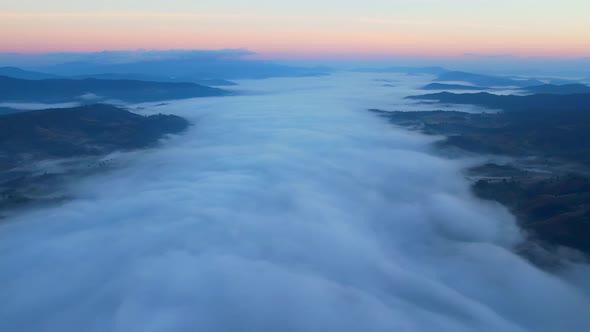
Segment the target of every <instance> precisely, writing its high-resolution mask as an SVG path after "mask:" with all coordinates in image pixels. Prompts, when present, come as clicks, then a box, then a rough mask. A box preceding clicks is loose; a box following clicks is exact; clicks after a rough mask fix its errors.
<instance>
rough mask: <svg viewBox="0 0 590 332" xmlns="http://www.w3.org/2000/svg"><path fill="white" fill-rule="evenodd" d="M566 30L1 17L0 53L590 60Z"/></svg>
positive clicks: (363, 21) (150, 16)
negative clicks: (233, 52)
mask: <svg viewBox="0 0 590 332" xmlns="http://www.w3.org/2000/svg"><path fill="white" fill-rule="evenodd" d="M302 22H303V23H305V24H302ZM570 30H571V31H570ZM570 30H568V31H566V32H567V34H565V33H562V34H560V35H559V36H550V35H548V34H547V33H546V32H543V31H540V32H539V31H536V30H530V29H527V30H525V29H520V28H518V27H492V28H489V27H485V26H477V25H472V26H470V25H465V24H461V25H452V24H449V25H440V26H439V25H437V24H433V23H432V22H423V21H411V20H409V21H399V20H398V21H395V20H394V21H388V20H376V19H367V18H357V19H354V20H336V19H333V20H327V19H326V20H324V19H322V18H318V17H284V18H281V17H276V18H261V17H257V16H255V15H236V14H234V15H213V14H210V15H198V14H190V13H187V14H183V13H170V14H168V13H166V14H161V13H96V14H93V13H40V14H18V13H0V40H1V43H0V52H15V53H46V52H68V51H75V52H95V51H103V50H129V49H161V50H163V49H223V48H245V49H252V50H256V51H257V52H259V53H260V54H261V55H260V56H261V57H266V56H271V55H275V56H279V57H284V58H289V57H292V58H346V57H355V56H356V57H362V58H366V57H368V58H371V57H372V58H385V57H387V56H392V55H396V56H422V57H454V56H459V55H461V54H465V53H479V54H511V55H515V56H523V57H524V56H548V57H562V58H572V57H584V56H589V55H590V38H589V37H588V36H587V34H586V33H585V30H582V31H579V30H576V29H573V28H572V29H570ZM554 34H555V33H554ZM548 37H555V38H548ZM557 37H559V38H557ZM548 40H550V42H549V41H548Z"/></svg>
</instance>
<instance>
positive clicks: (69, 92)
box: [0, 76, 228, 103]
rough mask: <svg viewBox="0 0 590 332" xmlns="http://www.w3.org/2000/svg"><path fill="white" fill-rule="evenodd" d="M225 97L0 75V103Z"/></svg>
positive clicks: (180, 87)
mask: <svg viewBox="0 0 590 332" xmlns="http://www.w3.org/2000/svg"><path fill="white" fill-rule="evenodd" d="M227 94H228V92H227V91H224V90H221V89H217V88H212V87H207V86H203V85H198V84H195V83H166V82H145V81H133V80H97V79H84V80H72V79H44V80H23V79H17V78H12V77H6V76H0V102H40V103H62V102H72V101H80V102H86V103H88V102H94V103H95V102H98V101H105V100H120V101H123V102H132V103H138V102H153V101H162V100H171V99H183V98H195V97H210V96H223V95H227Z"/></svg>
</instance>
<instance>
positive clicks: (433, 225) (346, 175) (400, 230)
mask: <svg viewBox="0 0 590 332" xmlns="http://www.w3.org/2000/svg"><path fill="white" fill-rule="evenodd" d="M375 78H379V79H392V80H395V82H394V83H392V84H393V85H396V87H390V86H387V87H384V86H383V81H376V80H375ZM421 80H424V78H421V77H412V76H394V75H388V76H380V77H377V76H375V74H346V75H344V74H342V75H334V76H329V77H321V78H298V79H271V80H261V81H243V82H241V86H240V87H239V89H240V92H242V93H243V95H242V96H237V97H224V98H207V99H194V100H186V101H179V102H172V103H170V104H168V105H166V106H160V107H155V106H151V105H143V106H145V107H147V108H146V109H145V112H147V113H158V112H162V113H174V114H178V115H181V116H184V117H186V118H188V119H189V120H191V121H192V122H193V123H194V126H192V127H191V128H190V129H189V131H188V132H187V133H185V134H184V135H182V136H177V137H172V138H171V139H170V140H167V141H166V142H164V143H163V144H162V147H160V148H159V149H156V150H150V151H143V152H136V153H126V154H117V156H115V158H117V160H118V162H119V164H121V165H123V166H122V167H121V168H120V169H118V170H116V171H111V172H108V173H105V174H102V175H100V176H94V177H92V178H87V179H86V180H84V181H82V182H80V183H77V184H73V187H72V190H73V192H74V193H75V194H76V195H77V198H76V199H74V200H72V201H69V202H67V203H65V204H63V205H62V206H56V207H52V208H45V209H43V210H37V211H32V212H29V213H26V214H21V215H19V216H17V217H15V218H13V219H11V220H7V221H4V222H3V223H2V224H0V284H1V285H2V291H1V293H2V296H1V297H0V298H1V304H0V330H2V331H36V332H37V331H97V332H98V331H101V332H103V331H121V332H129V331H322V332H325V331H342V332H343V331H425V332H430V331H453V332H460V331H466V332H467V331H490V332H498V331H503V332H508V331H535V332H539V331H541V332H542V331H580V332H581V331H585V330H586V329H587V327H588V326H590V301H589V298H588V294H587V293H584V292H583V291H582V290H580V289H577V288H576V287H575V286H574V285H573V284H572V283H570V282H569V281H567V280H566V279H565V277H564V276H557V275H551V274H548V273H546V272H543V271H541V270H539V269H537V268H535V267H533V266H532V265H531V264H529V263H528V262H526V261H525V260H524V259H522V258H520V257H518V256H516V255H515V254H513V253H512V252H511V249H512V247H513V246H514V245H515V244H517V243H519V242H520V241H521V240H522V237H521V235H520V234H519V231H518V229H517V227H516V226H515V224H514V219H513V217H512V216H511V215H510V214H509V213H508V212H507V211H506V210H505V209H504V208H502V207H500V206H499V205H496V204H493V203H485V202H481V201H479V200H477V199H475V198H473V196H472V195H471V194H470V192H469V184H468V183H467V182H466V181H465V180H464V179H463V177H462V175H461V173H460V168H461V166H462V164H461V162H460V161H449V160H445V159H441V158H440V157H436V156H434V155H433V154H432V153H431V152H432V151H431V147H430V143H431V142H432V140H433V138H429V137H425V136H421V135H419V134H415V133H410V132H406V131H402V130H400V129H397V128H395V127H393V126H392V125H390V124H388V123H386V122H385V121H384V120H383V119H380V118H378V117H376V116H375V115H374V114H372V113H370V112H367V111H366V109H368V108H375V107H386V106H387V108H388V109H391V108H402V109H403V106H392V105H395V104H401V103H402V102H401V99H400V97H403V96H405V95H408V94H412V92H414V94H416V92H417V91H413V90H412V89H413V88H412V87H413V86H421V85H423V83H425V82H423V81H421ZM568 273H569V274H570V277H571V278H578V279H580V280H582V279H583V278H584V276H583V275H582V276H580V274H579V273H581V272H579V271H573V270H571V271H569V272H568ZM563 275H566V273H564V274H563Z"/></svg>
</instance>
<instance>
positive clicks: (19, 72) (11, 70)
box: [0, 67, 59, 80]
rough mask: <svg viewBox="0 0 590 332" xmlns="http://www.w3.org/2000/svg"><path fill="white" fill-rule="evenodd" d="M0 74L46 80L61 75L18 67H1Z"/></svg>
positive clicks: (25, 78)
mask: <svg viewBox="0 0 590 332" xmlns="http://www.w3.org/2000/svg"><path fill="white" fill-rule="evenodd" d="M0 76H8V77H13V78H20V79H24V80H45V79H51V78H59V76H57V75H52V74H46V73H41V72H36V71H30V70H24V69H21V68H16V67H0Z"/></svg>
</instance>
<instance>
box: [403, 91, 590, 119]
mask: <svg viewBox="0 0 590 332" xmlns="http://www.w3.org/2000/svg"><path fill="white" fill-rule="evenodd" d="M406 98H407V99H414V100H429V101H436V102H440V103H448V104H464V105H465V104H467V105H476V106H482V107H486V108H491V109H502V110H504V111H507V112H518V111H535V112H537V114H538V113H539V112H552V113H554V114H556V116H559V112H564V111H573V112H590V93H586V94H569V95H559V94H535V95H529V96H514V95H507V96H502V95H495V94H491V93H487V92H481V93H464V94H454V93H450V92H441V93H433V94H426V95H420V96H409V97H406ZM589 114H590V113H589ZM570 115H571V114H570Z"/></svg>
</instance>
